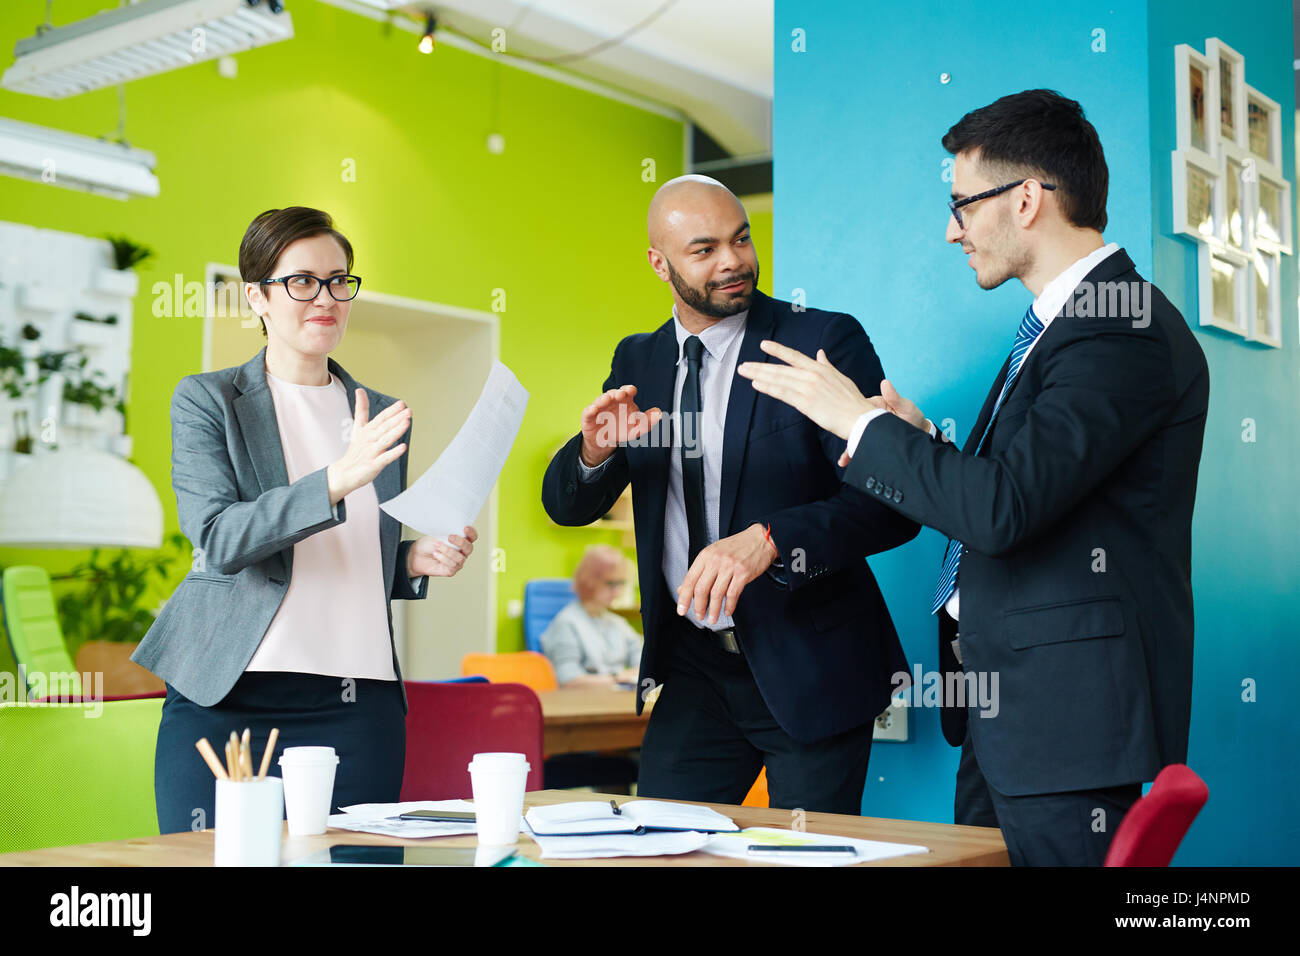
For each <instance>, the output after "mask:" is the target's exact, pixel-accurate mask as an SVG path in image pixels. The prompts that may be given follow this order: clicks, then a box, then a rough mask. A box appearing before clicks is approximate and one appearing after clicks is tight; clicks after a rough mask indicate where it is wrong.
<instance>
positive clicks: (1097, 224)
mask: <svg viewBox="0 0 1300 956" xmlns="http://www.w3.org/2000/svg"><path fill="white" fill-rule="evenodd" d="M943 148H944V149H946V150H947V151H948V152H950V153H952V154H953V155H954V156H955V155H957V154H958V153H964V152H966V151H967V150H974V149H978V150H979V154H980V164H981V165H983V166H990V167H992V168H993V169H994V170H996V171H997V175H999V176H1001V175H1005V176H1007V177H1008V178H1010V179H1021V178H1033V179H1044V180H1047V181H1050V182H1051V183H1052V184H1053V185H1055V186H1056V189H1057V193H1056V195H1057V197H1058V202H1059V203H1060V205H1061V212H1062V213H1063V214H1064V215H1065V218H1066V219H1067V220H1068V221H1069V222H1070V224H1071V225H1074V226H1077V227H1078V228H1080V229H1096V230H1097V231H1098V232H1101V231H1103V230H1104V229H1105V228H1106V193H1107V189H1108V188H1109V185H1110V172H1109V170H1107V168H1106V154H1105V153H1104V152H1103V151H1102V148H1101V140H1100V139H1099V138H1098V137H1097V130H1096V129H1095V128H1094V127H1093V125H1092V124H1091V123H1089V122H1088V120H1087V119H1086V118H1084V115H1083V107H1082V106H1080V105H1079V104H1078V102H1076V101H1075V100H1071V99H1067V98H1066V97H1064V96H1062V95H1061V94H1060V93H1057V92H1055V91H1054V90H1025V91H1024V92H1023V93H1012V94H1011V95H1010V96H1004V97H1002V98H1001V99H1000V100H995V101H994V102H992V103H990V104H989V105H988V106H984V107H981V108H980V109H977V110H972V111H971V112H969V113H967V114H966V115H965V116H963V117H962V118H961V119H960V120H958V121H957V123H956V124H955V125H954V126H953V127H952V129H950V130H948V132H947V133H946V134H945V135H944V137H943Z"/></svg>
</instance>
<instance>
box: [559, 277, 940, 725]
mask: <svg viewBox="0 0 1300 956" xmlns="http://www.w3.org/2000/svg"><path fill="white" fill-rule="evenodd" d="M765 338H766V339H775V340H776V341H778V342H781V343H782V344H784V345H788V346H791V347H792V348H796V349H799V350H800V351H801V352H804V353H806V354H808V355H815V354H816V353H817V349H819V348H823V349H825V350H826V354H827V356H828V357H829V358H830V360H831V361H832V362H834V363H835V365H836V367H837V368H840V369H842V370H843V371H844V372H845V374H847V375H849V376H851V377H852V378H853V379H854V381H855V382H857V384H858V386H859V387H860V388H861V389H862V390H863V391H864V392H867V393H868V394H879V391H880V380H881V378H883V375H884V373H883V372H882V371H881V367H880V361H879V359H877V358H876V353H875V350H874V349H873V348H872V347H871V342H870V341H869V340H868V339H867V336H866V333H865V332H863V330H862V326H861V325H860V324H859V323H858V321H857V320H856V319H854V318H853V317H852V316H849V315H843V314H837V313H832V312H822V311H820V310H816V309H809V310H807V311H802V312H796V311H795V310H794V309H793V308H792V307H791V305H790V303H788V302H781V301H777V300H775V299H770V298H768V297H767V296H765V295H763V294H762V293H760V292H755V294H754V300H753V303H752V305H751V307H750V311H749V316H748V318H747V319H746V323H745V330H744V338H743V340H742V342H741V346H740V356H739V359H738V361H737V364H739V363H740V362H762V361H766V360H767V359H768V355H767V353H765V352H763V351H761V350H760V349H759V347H758V343H759V342H760V341H761V340H763V339H765ZM677 360H678V346H677V338H676V334H675V332H674V329H673V322H672V320H671V319H670V320H669V321H668V322H666V323H664V324H663V325H662V326H660V327H659V328H658V329H657V330H655V331H654V332H650V333H644V334H640V335H632V336H629V337H627V338H625V339H623V341H621V342H620V343H619V344H618V347H617V348H616V349H615V350H614V360H613V363H612V368H611V370H610V375H609V378H608V379H607V380H606V381H605V384H604V386H603V389H604V390H609V389H611V388H617V387H619V386H622V385H635V386H636V387H637V396H636V400H637V405H638V406H639V407H640V408H642V409H649V408H654V407H656V406H657V407H659V408H661V409H663V410H664V413H665V414H664V419H663V421H662V424H663V425H664V426H665V427H664V428H663V429H662V432H661V434H662V435H664V436H666V435H667V434H668V429H667V427H666V426H667V424H668V414H667V413H668V412H669V411H671V410H672V408H673V391H674V385H675V382H676V376H677ZM655 445H656V446H657V447H649V443H647V444H646V445H638V446H623V447H620V448H619V449H618V450H617V451H615V452H614V455H613V457H612V459H611V460H610V461H609V463H608V465H607V467H606V468H605V469H604V470H603V471H602V472H601V473H600V475H599V477H598V478H597V479H596V480H595V481H592V482H588V483H584V482H582V481H581V480H580V479H579V477H578V453H579V450H580V449H581V447H582V436H581V434H578V435H575V436H574V437H573V438H572V439H571V440H570V441H569V442H568V443H567V444H566V445H565V446H564V447H563V448H562V449H561V450H560V451H559V452H557V453H556V455H555V458H554V459H553V460H552V461H551V464H550V467H548V468H547V470H546V477H545V479H544V481H543V484H542V503H543V505H544V506H545V508H546V512H547V514H549V515H550V516H551V518H552V520H554V521H555V522H556V523H557V524H562V525H584V524H588V523H590V522H592V521H594V520H596V519H597V518H599V517H601V516H602V515H604V514H605V513H606V512H608V511H609V509H610V507H611V506H612V505H613V503H614V501H615V500H616V499H617V498H618V496H619V495H620V494H622V492H623V489H624V488H625V487H626V486H627V484H628V482H629V481H630V482H631V483H632V504H633V517H634V522H635V525H636V550H637V563H638V570H639V574H640V583H641V617H642V622H643V624H644V631H645V647H644V650H643V651H642V655H641V681H640V686H641V687H645V688H648V687H649V686H650V685H649V684H647V682H646V681H647V678H648V679H650V680H653V681H654V683H655V684H659V683H662V682H663V681H664V680H665V678H666V676H667V670H668V664H669V661H670V658H671V651H672V648H671V643H672V641H673V640H674V639H675V637H676V635H677V634H678V633H679V632H680V626H681V625H682V623H683V622H680V621H673V620H672V618H673V617H675V616H676V614H677V609H676V587H677V585H678V584H680V583H681V582H673V584H672V587H673V591H672V592H671V593H670V591H669V589H668V586H667V584H666V582H665V581H664V575H663V567H662V565H663V547H664V509H665V506H666V502H667V493H668V474H669V466H670V462H671V459H670V455H671V449H670V448H669V447H667V442H666V441H660V442H656V443H655ZM843 451H844V442H843V440H841V439H839V438H837V437H835V436H834V435H832V434H830V433H829V432H826V431H823V430H821V429H819V428H818V427H817V426H816V425H814V424H813V423H812V422H810V421H809V420H808V419H806V418H805V417H804V416H803V415H801V414H800V413H799V412H797V411H795V410H794V409H793V408H791V407H789V406H788V405H785V404H784V403H782V402H779V401H776V400H775V399H773V398H771V397H769V396H766V395H760V394H759V393H758V392H756V391H755V390H754V388H753V386H752V385H751V383H750V382H749V380H748V379H745V378H743V377H741V376H739V375H736V376H735V378H734V379H733V381H732V385H731V392H730V397H729V398H728V404H727V418H726V423H725V427H724V434H723V449H722V486H721V499H720V509H719V510H720V514H719V518H718V528H719V536H720V537H727V536H729V535H732V534H736V533H738V532H740V531H743V530H744V529H745V528H747V527H749V526H750V525H751V524H753V523H754V522H759V523H760V524H768V523H770V525H771V530H772V541H773V543H774V544H775V545H776V546H777V548H778V549H779V551H780V552H781V558H780V560H781V561H782V562H783V563H784V565H785V569H784V572H783V574H784V578H785V583H784V584H782V583H779V582H778V580H777V578H776V577H775V576H774V575H771V574H768V575H761V576H759V577H758V578H757V579H756V580H754V581H752V582H751V583H750V584H749V585H748V586H747V587H746V588H745V590H744V592H743V593H742V594H741V596H740V600H739V602H738V603H737V606H736V610H735V613H734V614H733V615H732V617H733V619H734V620H735V623H736V631H737V634H738V636H739V639H740V641H741V644H742V646H743V648H744V652H745V655H746V658H747V660H748V661H749V664H750V667H751V669H752V671H753V673H754V679H755V682H756V683H757V684H758V688H759V690H760V692H761V693H762V694H763V699H764V701H766V703H767V705H768V708H769V709H770V710H771V711H772V715H773V717H775V718H776V720H777V722H778V723H779V724H780V725H781V727H782V728H783V729H784V730H785V731H786V732H787V733H788V734H790V736H792V737H794V738H795V739H797V740H801V741H814V740H820V739H822V738H825V737H829V736H831V735H833V734H837V733H840V732H842V731H845V730H849V729H851V728H853V727H859V726H861V725H862V724H864V723H866V722H868V721H870V720H873V719H874V718H875V717H876V715H877V714H879V713H880V712H881V711H883V710H884V709H885V708H886V707H887V706H889V697H890V691H891V684H892V680H893V677H894V675H895V674H896V673H898V672H906V670H907V661H906V659H905V658H904V656H903V650H902V647H901V646H900V645H899V642H898V635H897V632H896V631H895V630H894V624H893V621H892V620H890V617H889V611H888V609H887V608H886V607H885V602H884V599H883V598H882V597H881V594H880V589H879V588H878V587H877V586H876V580H875V578H874V577H873V576H872V574H871V569H870V568H868V567H867V563H866V562H865V561H864V560H863V558H864V557H865V556H866V555H869V554H874V553H876V552H880V551H886V550H888V549H890V548H893V547H896V546H898V545H900V544H902V543H903V542H905V541H909V540H911V539H912V538H913V537H915V536H916V534H917V533H918V532H919V531H920V526H919V525H917V524H916V523H915V522H914V521H912V520H911V519H909V518H905V517H903V516H902V515H900V514H898V513H896V512H894V511H892V510H890V509H889V508H886V507H884V506H883V505H881V504H880V503H878V502H877V501H876V500H875V498H874V496H872V495H870V494H867V493H864V492H862V491H860V490H859V489H857V488H854V487H850V486H848V485H845V484H843V483H842V480H841V479H842V476H843V470H842V469H839V468H837V466H836V462H837V461H838V459H839V456H840V454H841V453H842V452H843ZM685 626H686V627H690V626H691V625H690V624H689V623H687V624H685ZM641 707H642V700H641V695H638V699H637V712H638V713H640V711H641Z"/></svg>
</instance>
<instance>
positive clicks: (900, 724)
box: [871, 697, 907, 743]
mask: <svg viewBox="0 0 1300 956" xmlns="http://www.w3.org/2000/svg"><path fill="white" fill-rule="evenodd" d="M871 739H872V740H889V741H893V742H895V743H901V742H903V741H906V740H907V704H906V703H904V702H903V700H902V699H901V698H898V697H895V698H894V699H893V700H891V701H890V702H889V707H888V708H887V709H886V710H885V712H884V713H882V714H881V715H880V716H879V717H877V718H876V726H875V727H874V728H873V729H872V732H871Z"/></svg>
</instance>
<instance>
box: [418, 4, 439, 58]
mask: <svg viewBox="0 0 1300 956" xmlns="http://www.w3.org/2000/svg"><path fill="white" fill-rule="evenodd" d="M436 29H438V19H437V18H436V17H435V16H434V15H433V14H432V13H426V14H425V15H424V36H422V37H420V52H421V53H432V52H433V31H434V30H436Z"/></svg>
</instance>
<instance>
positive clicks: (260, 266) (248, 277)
mask: <svg viewBox="0 0 1300 956" xmlns="http://www.w3.org/2000/svg"><path fill="white" fill-rule="evenodd" d="M320 235H330V236H333V237H334V238H335V239H337V240H338V243H339V245H340V246H342V247H343V254H344V255H346V256H347V257H348V265H347V269H348V272H351V271H352V243H350V242H348V240H347V237H346V236H344V235H343V233H341V232H339V231H338V230H337V229H335V228H334V220H333V219H332V218H330V214H329V213H327V212H324V211H323V210H320V209H312V208H311V207H310V206H287V207H286V208H284V209H268V210H266V212H263V213H258V215H257V218H256V219H254V220H253V221H252V222H251V223H249V225H248V229H247V230H246V231H245V232H244V239H243V241H242V242H240V244H239V276H240V278H241V279H243V281H245V282H256V283H258V284H260V285H261V287H262V294H263V295H265V294H266V283H265V282H264V281H263V280H265V279H269V278H271V270H273V269H274V268H275V264H276V263H277V262H279V261H280V255H281V254H282V253H283V252H284V250H285V249H286V248H288V247H289V246H290V245H291V244H293V243H295V242H297V241H298V240H299V239H310V238H311V237H312V236H320ZM262 334H263V335H266V322H265V320H264V321H263V322H262Z"/></svg>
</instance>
